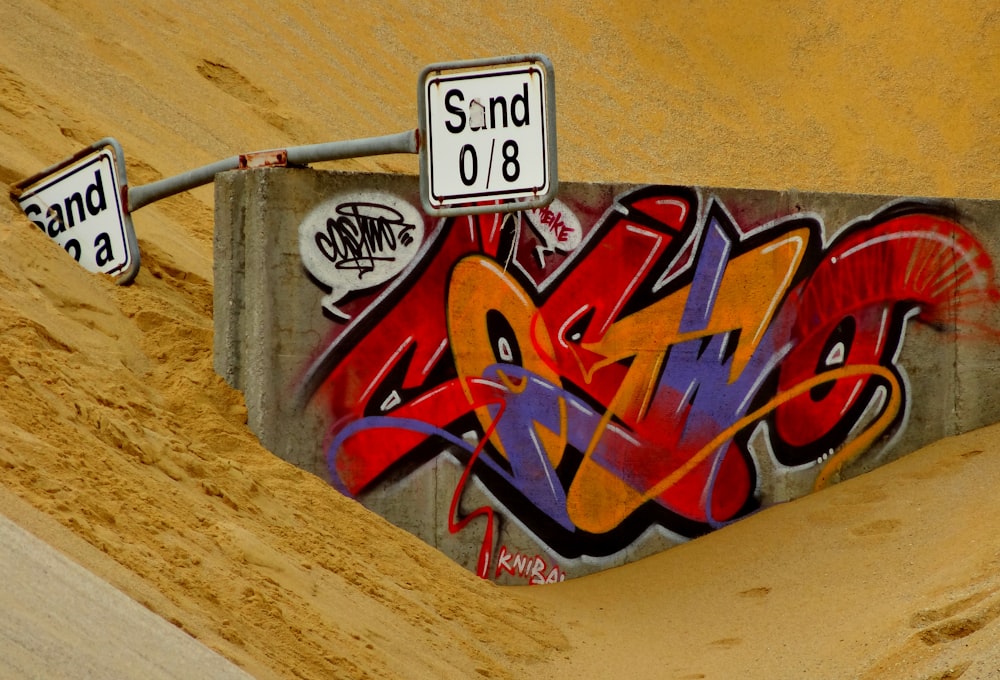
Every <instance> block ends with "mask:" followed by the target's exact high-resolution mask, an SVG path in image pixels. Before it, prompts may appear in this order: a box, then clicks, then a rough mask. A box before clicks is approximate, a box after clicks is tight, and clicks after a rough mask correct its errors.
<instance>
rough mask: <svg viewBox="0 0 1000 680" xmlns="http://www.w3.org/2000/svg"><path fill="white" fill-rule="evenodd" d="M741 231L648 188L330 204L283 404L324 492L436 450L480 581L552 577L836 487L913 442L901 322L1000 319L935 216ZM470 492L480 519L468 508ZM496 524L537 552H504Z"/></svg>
mask: <svg viewBox="0 0 1000 680" xmlns="http://www.w3.org/2000/svg"><path fill="white" fill-rule="evenodd" d="M734 214H738V213H737V212H736V211H733V210H732V209H731V208H730V206H727V205H725V204H724V203H723V202H722V201H721V200H719V199H718V198H716V197H714V196H708V197H705V196H703V195H702V194H701V193H699V192H698V191H695V190H692V189H689V188H685V187H663V186H655V187H640V188H635V189H630V190H627V191H625V192H624V193H622V194H621V195H617V196H612V197H610V200H605V201H604V202H603V203H600V202H597V203H595V202H594V201H590V202H584V201H580V202H574V201H573V200H572V197H562V196H561V197H560V200H557V201H555V202H554V203H553V204H552V205H550V206H549V207H547V208H544V209H539V210H533V211H528V212H524V213H508V214H504V215H499V214H495V215H480V216H474V217H456V218H449V219H444V220H439V221H437V222H435V223H431V222H428V224H429V225H430V226H429V227H428V228H427V229H426V234H425V232H424V218H423V216H422V215H420V214H419V213H418V211H416V209H414V208H411V207H409V206H408V205H407V204H406V203H405V202H404V201H401V200H400V199H398V198H396V197H393V196H389V195H378V194H373V195H361V196H350V195H349V196H340V197H337V198H335V199H333V200H332V201H329V202H327V203H324V204H323V205H322V206H320V207H319V208H317V209H316V210H315V211H313V213H311V214H310V217H309V218H308V219H307V220H306V221H305V222H303V224H302V226H301V228H300V250H301V255H302V259H303V262H304V264H305V266H306V268H307V269H308V271H309V273H310V275H311V276H312V277H313V279H314V282H315V283H317V284H319V285H321V286H324V287H325V288H326V289H328V290H329V294H328V295H327V296H326V298H324V300H325V301H324V304H323V307H324V310H325V312H323V311H320V310H317V311H316V313H317V314H320V313H325V314H326V315H327V317H328V318H330V319H332V320H333V321H334V324H333V326H334V327H333V330H332V331H331V334H330V336H329V337H328V338H327V339H326V340H325V341H324V342H323V344H322V346H320V347H318V348H317V349H316V352H317V353H316V356H315V358H314V359H313V360H312V361H311V362H310V363H309V365H307V366H305V367H304V368H303V371H304V372H303V374H302V376H301V378H300V382H301V385H300V389H301V390H302V391H303V392H304V393H305V395H306V396H307V397H308V398H309V399H311V400H313V401H314V402H315V403H320V404H322V408H323V409H324V412H325V413H326V417H327V422H328V423H329V432H328V436H327V438H326V440H325V441H324V442H323V451H324V455H325V459H326V463H327V466H328V470H329V477H330V479H331V480H332V483H333V484H334V485H335V486H336V487H337V488H338V489H340V490H341V491H342V492H343V493H345V494H347V495H349V496H351V497H355V498H358V499H361V500H362V501H363V500H364V498H365V495H366V494H367V493H368V492H369V491H370V490H372V489H374V488H376V487H378V486H379V485H384V484H393V483H397V481H398V480H400V479H405V478H406V476H407V475H408V474H410V472H412V471H413V470H416V469H417V468H418V467H419V466H421V465H424V464H426V463H428V462H429V461H432V460H434V459H435V458H436V457H438V456H441V455H445V452H447V455H448V456H450V457H452V458H454V459H455V460H457V461H458V463H459V465H460V468H461V470H462V474H461V475H460V477H459V478H458V481H457V483H456V484H455V485H454V488H453V489H451V490H450V504H449V507H447V508H442V512H441V516H442V519H441V522H442V523H443V524H446V526H447V530H448V531H449V532H451V533H453V534H455V533H459V532H473V531H474V532H475V534H476V541H477V544H478V545H479V546H480V547H479V556H478V562H477V565H476V569H477V571H478V573H479V574H480V575H481V576H483V577H485V578H490V577H492V578H496V577H498V576H500V575H501V574H506V575H508V576H514V577H516V578H520V579H523V580H524V581H526V582H529V583H544V582H554V581H558V580H562V579H563V578H565V577H566V575H567V573H570V572H571V570H570V569H569V568H568V567H565V566H562V565H563V563H564V562H571V561H572V560H575V559H578V558H588V559H589V558H593V559H600V558H601V557H604V556H609V555H613V554H615V553H619V552H620V551H623V550H626V549H628V548H629V546H630V545H632V544H633V543H634V542H636V541H637V540H638V539H639V537H640V536H642V535H643V534H644V533H645V532H648V531H649V530H650V529H651V528H654V527H655V528H657V529H658V530H662V531H665V532H668V533H669V534H670V535H672V536H676V537H678V539H686V538H691V537H695V536H699V535H701V534H704V533H706V532H708V531H711V530H713V529H716V528H719V527H722V526H724V525H726V524H728V523H730V522H732V521H734V520H737V519H739V518H741V517H745V516H746V515H748V514H750V513H752V512H754V511H755V510H757V509H759V508H760V507H762V504H763V503H764V500H762V499H764V498H765V497H766V494H765V493H764V490H765V489H766V487H767V486H768V485H773V484H774V480H775V478H777V477H780V476H782V475H793V474H794V475H796V477H797V478H803V477H807V478H808V480H809V484H810V486H811V487H812V488H813V489H820V488H822V487H824V486H826V485H828V484H830V483H832V482H834V481H837V480H838V479H839V477H840V474H841V471H842V470H843V469H844V466H845V465H848V464H850V463H852V462H854V461H857V460H858V459H859V458H863V457H864V456H867V455H871V454H872V452H874V451H878V450H880V449H883V448H885V447H886V446H888V445H889V444H891V441H892V438H893V436H894V435H895V434H896V433H898V432H899V431H900V430H901V429H904V428H905V427H906V422H907V413H908V404H909V400H910V398H911V395H910V394H909V392H910V386H909V384H908V380H907V376H906V373H905V371H904V370H903V368H902V367H901V366H900V364H899V361H898V358H899V355H900V352H901V349H902V348H903V345H904V342H905V338H906V332H907V328H908V326H910V325H911V324H912V323H918V322H919V323H922V324H926V325H928V326H930V327H932V328H935V329H955V328H963V327H964V328H967V329H970V330H974V329H975V328H976V326H975V324H976V323H977V320H978V319H979V318H980V312H981V310H982V309H983V308H984V307H985V306H987V305H991V304H995V303H996V302H997V301H998V299H1000V294H998V291H997V288H996V286H995V284H994V278H993V267H992V263H991V261H990V258H989V256H988V254H987V252H986V251H985V249H984V248H983V247H982V245H981V244H980V243H979V242H978V241H977V239H976V238H975V237H974V236H973V235H972V234H971V233H970V232H969V231H968V230H967V229H966V228H965V227H963V225H962V224H961V222H960V220H959V218H958V216H957V215H955V214H952V213H951V212H949V211H948V210H947V209H946V208H945V207H944V206H942V205H937V204H934V203H932V202H916V201H895V202H889V203H887V204H886V205H884V206H883V207H882V208H881V209H880V210H878V211H877V212H875V213H874V214H869V215H863V216H857V217H856V218H855V219H852V220H851V221H849V223H847V224H844V225H828V224H824V223H823V220H822V219H821V218H820V217H819V216H818V215H817V214H813V213H809V212H802V211H800V210H792V211H789V213H788V214H783V215H772V216H770V217H769V218H768V221H765V222H760V220H753V221H751V222H750V223H741V220H740V219H737V218H736V217H734ZM368 288H372V289H373V293H372V294H371V295H368V296H367V297H366V298H365V299H364V300H363V302H357V301H356V302H355V303H354V304H351V301H352V299H355V300H357V299H358V296H357V291H361V290H364V289H368ZM352 295H353V296H354V298H352ZM340 300H343V301H344V302H345V304H344V305H340V306H338V305H337V304H336V303H337V302H338V301H340ZM394 480H395V481H394ZM473 482H474V483H475V485H476V486H477V488H479V489H481V490H482V492H481V493H479V494H478V495H477V498H484V499H486V500H484V501H483V502H478V501H477V503H476V504H474V505H475V507H471V508H470V507H465V506H466V505H467V501H465V502H463V499H464V498H465V497H466V495H467V493H468V490H469V489H470V488H471V486H470V485H472V484H473ZM512 525H516V526H518V527H520V528H521V529H522V530H523V531H524V532H525V533H526V534H527V535H530V536H531V537H533V539H534V540H535V541H536V542H537V545H539V546H541V547H542V548H544V550H546V551H548V554H547V555H544V556H543V555H539V554H535V551H534V549H532V548H525V547H522V546H516V547H514V546H510V545H508V544H506V543H505V542H504V541H503V540H501V537H500V536H499V532H500V531H501V529H502V528H503V527H505V526H512ZM570 575H572V573H570Z"/></svg>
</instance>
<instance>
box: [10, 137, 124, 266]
mask: <svg viewBox="0 0 1000 680" xmlns="http://www.w3.org/2000/svg"><path fill="white" fill-rule="evenodd" d="M120 158H121V152H120V149H117V148H116V143H115V142H113V140H108V139H106V140H102V141H101V142H97V143H95V144H92V145H91V146H89V147H88V148H86V149H84V150H83V151H81V152H80V153H78V154H77V155H75V156H73V157H72V158H69V159H67V160H66V161H63V162H62V163H60V164H58V165H55V166H53V167H52V168H49V169H47V170H44V171H42V172H41V173H39V174H37V175H35V176H34V177H30V178H28V179H27V180H25V181H24V182H21V183H19V185H17V189H18V192H17V193H16V194H14V197H15V200H16V201H17V203H18V205H20V207H21V210H22V211H24V214H25V215H27V217H28V219H30V220H31V221H32V222H33V223H34V224H35V226H36V227H38V228H39V229H41V230H42V231H43V232H45V233H46V234H47V235H48V236H49V237H50V238H51V239H53V240H54V241H55V242H56V243H58V244H59V245H60V246H62V247H63V248H64V249H65V250H66V251H67V252H68V253H69V254H70V255H72V256H73V258H74V259H76V261H77V262H79V263H80V264H81V265H82V266H83V267H84V268H85V269H87V270H88V271H91V272H95V273H98V272H99V273H103V274H108V275H110V276H112V277H114V278H116V279H119V280H120V281H119V282H121V281H122V280H124V281H128V280H131V279H132V278H133V277H134V276H135V273H136V271H137V270H138V264H139V263H138V246H137V245H136V239H135V231H134V229H133V227H132V220H131V218H130V217H129V216H128V214H127V211H126V210H125V209H124V206H123V204H122V200H123V199H122V197H123V191H122V185H123V182H122V181H121V176H122V175H123V171H122V167H121V161H120Z"/></svg>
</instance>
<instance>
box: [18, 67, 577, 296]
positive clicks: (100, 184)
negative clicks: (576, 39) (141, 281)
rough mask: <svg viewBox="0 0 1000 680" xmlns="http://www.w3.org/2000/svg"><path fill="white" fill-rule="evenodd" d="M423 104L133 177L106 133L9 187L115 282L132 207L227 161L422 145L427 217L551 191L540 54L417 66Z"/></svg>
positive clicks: (545, 196) (545, 74) (36, 217)
mask: <svg viewBox="0 0 1000 680" xmlns="http://www.w3.org/2000/svg"><path fill="white" fill-rule="evenodd" d="M418 102H419V121H420V122H419V129H418V130H410V131H407V132H401V133H398V134H394V135H385V136H382V137H370V138H366V139H355V140H349V141H343V142H327V143H323V144H310V145H307V146H299V147H290V148H288V149H272V150H268V151H258V152H254V153H248V154H240V155H238V156H231V157H230V158H226V159H223V160H221V161H218V162H216V163H212V164H209V165H205V166H203V167H200V168H196V169H194V170H190V171H188V172H185V173H182V174H180V175H176V176H174V177H168V178H166V179H162V180H159V181H156V182H152V183H150V184H147V185H143V186H136V187H129V186H128V181H127V179H126V176H125V155H124V153H123V152H122V148H121V145H120V144H119V143H118V142H117V141H116V140H115V139H114V138H111V137H106V138H104V139H102V140H100V141H97V142H94V143H93V144H90V145H89V146H87V147H86V148H84V149H82V150H81V151H79V152H78V153H76V154H74V155H73V156H71V157H70V158H67V159H65V160H63V161H61V162H59V163H57V164H56V165H53V166H51V167H49V168H46V169H45V170H43V171H42V172H39V173H37V174H35V175H32V176H31V177H28V178H26V179H24V180H22V181H20V182H17V183H16V184H14V185H12V187H11V191H10V196H11V199H12V200H13V201H14V202H15V203H17V204H18V206H19V207H20V208H21V210H22V211H23V212H24V214H25V215H27V217H28V219H30V220H31V221H32V222H33V223H34V224H35V225H36V226H37V227H38V228H39V229H41V230H42V231H43V232H45V233H46V234H47V235H48V236H49V237H50V238H52V239H54V240H55V241H56V242H57V243H59V245H61V246H62V247H63V248H64V249H66V251H67V252H69V253H70V255H72V256H73V257H74V259H76V261H77V262H79V263H80V264H81V265H82V266H83V267H85V268H86V269H87V270H89V271H92V272H100V273H103V274H108V275H110V276H112V277H114V278H115V281H116V282H117V283H119V284H127V283H130V282H131V281H132V280H133V279H134V278H135V276H136V274H137V273H138V271H139V246H138V243H137V240H136V236H135V229H134V227H133V225H132V213H133V212H135V211H136V210H138V209H139V208H142V207H143V206H146V205H149V204H150V203H152V202H154V201H158V200H160V199H161V198H166V197H167V196H172V195H174V194H177V193H180V192H182V191H187V190H189V189H193V188H195V187H199V186H202V185H203V184H208V183H209V182H212V181H213V180H214V178H215V175H216V174H218V173H220V172H225V171H228V170H239V169H246V168H257V167H282V166H288V165H292V166H304V165H308V164H310V163H317V162H320V161H333V160H341V159H345V158H360V157H362V156H375V155H380V154H389V153H418V152H419V153H420V187H421V200H422V202H423V205H424V210H425V212H426V213H427V214H428V215H433V216H451V215H472V214H478V213H491V212H492V213H495V212H513V211H516V210H529V209H532V208H538V207H542V206H545V205H548V204H549V203H551V202H552V200H553V199H554V198H555V195H556V192H557V190H558V184H559V182H558V178H557V173H556V166H557V163H556V123H555V77H554V75H553V69H552V63H551V62H550V61H549V60H548V58H547V57H545V56H544V55H541V54H529V55H518V56H510V57H498V58H492V59H477V60H472V61H456V62H447V63H440V64H433V65H431V66H428V67H427V68H425V69H424V70H423V71H422V72H421V74H420V78H419V95H418Z"/></svg>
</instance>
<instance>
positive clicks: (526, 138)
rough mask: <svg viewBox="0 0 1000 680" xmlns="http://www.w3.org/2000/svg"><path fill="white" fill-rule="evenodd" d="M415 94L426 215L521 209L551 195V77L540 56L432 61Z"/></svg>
mask: <svg viewBox="0 0 1000 680" xmlns="http://www.w3.org/2000/svg"><path fill="white" fill-rule="evenodd" d="M418 100H419V112H420V113H419V115H420V133H421V149H420V151H421V153H420V163H421V173H420V179H421V182H420V183H421V195H422V199H423V204H424V210H425V211H426V212H427V213H428V214H430V215H439V216H441V215H467V214H475V213H484V212H511V211H514V210H528V209H531V208H538V207H541V206H544V205H548V204H549V203H551V202H552V199H553V198H555V194H556V192H557V191H558V178H557V170H556V168H557V162H556V136H555V130H556V126H555V79H554V76H553V70H552V64H551V62H550V61H549V60H548V58H547V57H545V56H543V55H521V56H512V57H501V58H498V59H483V60H474V61H461V62H450V63H442V64H432V65H431V66H428V67H427V68H425V69H424V70H423V71H422V72H421V74H420V79H419V93H418ZM498 203H499V204H498Z"/></svg>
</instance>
